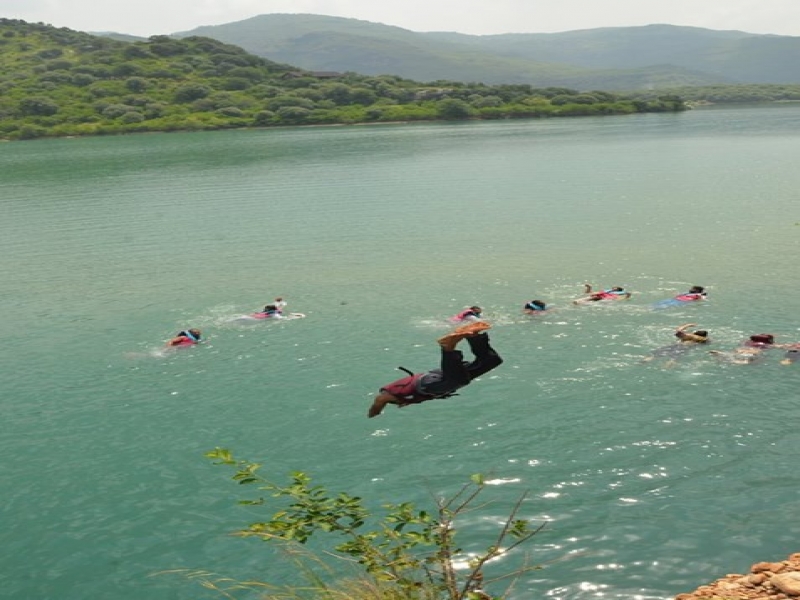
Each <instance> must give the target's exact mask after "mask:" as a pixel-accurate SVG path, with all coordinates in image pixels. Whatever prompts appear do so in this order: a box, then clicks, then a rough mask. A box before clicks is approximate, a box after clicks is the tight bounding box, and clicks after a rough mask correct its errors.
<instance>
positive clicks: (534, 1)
mask: <svg viewBox="0 0 800 600" xmlns="http://www.w3.org/2000/svg"><path fill="white" fill-rule="evenodd" d="M267 13H310V14H318V15H331V16H337V17H348V18H353V19H363V20H366V21H373V22H376V23H384V24H386V25H396V26H398V27H403V28H405V29H410V30H412V31H457V32H460V33H470V34H491V33H542V32H554V31H570V30H574V29H591V28H595V27H620V26H623V27H626V26H634V25H649V24H653V23H668V24H671V25H691V26H694V27H705V28H708V29H738V30H740V31H748V32H751V33H774V34H779V35H795V36H800V0H460V1H457V0H0V17H3V18H9V19H22V20H25V21H29V22H33V23H39V22H42V23H47V24H49V25H53V26H55V27H69V28H70V29H75V30H78V31H116V32H119V33H129V34H133V35H139V36H145V37H146V36H151V35H161V34H170V33H176V32H179V31H188V30H191V29H194V28H195V27H200V26H202V25H219V24H222V23H232V22H234V21H241V20H244V19H248V18H250V17H254V16H256V15H262V14H267Z"/></svg>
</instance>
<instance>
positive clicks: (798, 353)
mask: <svg viewBox="0 0 800 600" xmlns="http://www.w3.org/2000/svg"><path fill="white" fill-rule="evenodd" d="M784 347H785V348H787V350H786V354H784V355H783V358H782V359H781V364H782V365H791V364H793V363H796V362H798V361H800V344H789V345H787V346H784Z"/></svg>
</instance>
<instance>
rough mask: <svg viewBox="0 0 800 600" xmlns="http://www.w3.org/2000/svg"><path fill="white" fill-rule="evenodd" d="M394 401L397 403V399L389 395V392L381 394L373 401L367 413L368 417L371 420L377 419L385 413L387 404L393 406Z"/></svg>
mask: <svg viewBox="0 0 800 600" xmlns="http://www.w3.org/2000/svg"><path fill="white" fill-rule="evenodd" d="M393 401H394V402H395V403H396V398H395V397H394V396H392V395H391V394H389V393H388V392H381V393H380V394H378V395H377V396H375V399H374V400H373V401H372V406H370V407H369V411H368V412H367V416H368V417H369V418H370V419H371V418H372V417H377V416H378V415H379V414H381V413H382V412H383V409H384V408H386V405H387V404H392V403H393Z"/></svg>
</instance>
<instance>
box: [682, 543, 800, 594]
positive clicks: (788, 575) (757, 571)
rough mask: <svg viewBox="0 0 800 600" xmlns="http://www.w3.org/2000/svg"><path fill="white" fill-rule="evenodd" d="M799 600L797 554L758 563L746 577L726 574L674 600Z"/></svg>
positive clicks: (799, 582) (799, 579) (798, 558)
mask: <svg viewBox="0 0 800 600" xmlns="http://www.w3.org/2000/svg"><path fill="white" fill-rule="evenodd" d="M792 598H800V552H796V553H794V554H790V555H789V556H788V557H787V558H786V559H784V560H781V561H777V562H759V563H755V564H753V565H752V566H751V567H750V571H749V573H747V574H741V573H730V574H728V575H725V576H724V577H721V578H719V579H717V580H716V581H714V582H712V583H709V584H706V585H701V586H700V587H698V588H697V589H696V590H694V591H693V592H687V593H682V594H677V595H676V596H675V600H711V599H715V600H722V599H725V600H790V599H792Z"/></svg>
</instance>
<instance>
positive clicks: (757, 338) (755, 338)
mask: <svg viewBox="0 0 800 600" xmlns="http://www.w3.org/2000/svg"><path fill="white" fill-rule="evenodd" d="M748 341H749V342H750V343H751V344H758V345H769V344H774V343H775V336H774V335H772V334H771V333H756V334H755V335H751V336H750V339H749V340H748Z"/></svg>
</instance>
